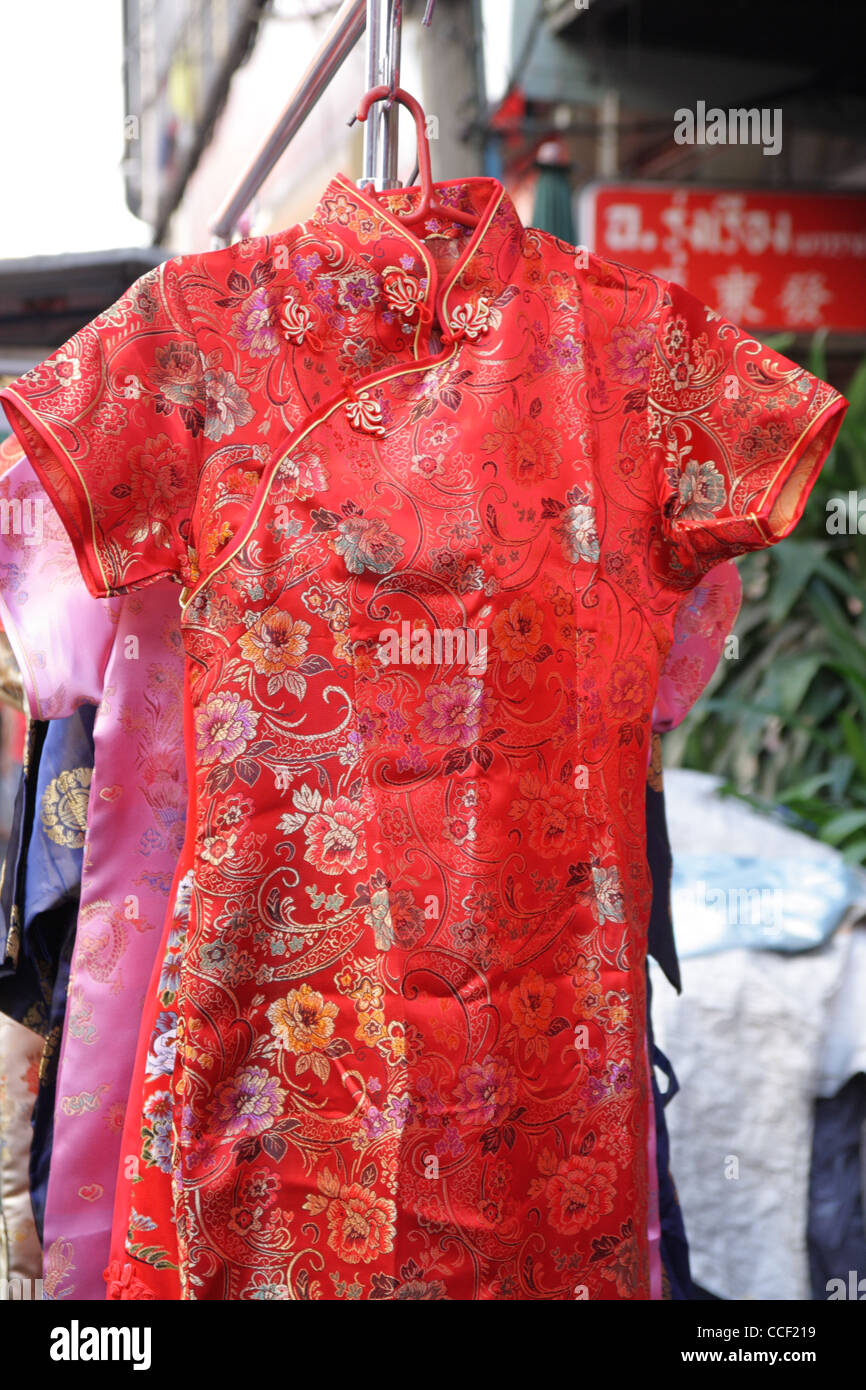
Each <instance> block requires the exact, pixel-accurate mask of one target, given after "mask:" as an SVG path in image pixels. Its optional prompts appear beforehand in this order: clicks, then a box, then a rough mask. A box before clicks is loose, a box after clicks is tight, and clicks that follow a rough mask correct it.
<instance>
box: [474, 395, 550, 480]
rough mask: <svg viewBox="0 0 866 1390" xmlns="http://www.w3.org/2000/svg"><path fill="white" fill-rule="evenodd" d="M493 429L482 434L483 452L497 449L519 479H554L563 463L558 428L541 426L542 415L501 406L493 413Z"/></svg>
mask: <svg viewBox="0 0 866 1390" xmlns="http://www.w3.org/2000/svg"><path fill="white" fill-rule="evenodd" d="M493 424H494V426H495V429H494V430H493V431H491V432H490V433H489V434H486V435H485V436H484V440H483V448H484V451H485V453H488V454H495V453H498V452H499V451H500V450H501V452H502V457H503V459H504V462H505V467H506V468H507V469H508V472H509V473H510V474H511V476H512V478H515V479H516V480H517V481H518V482H540V481H541V480H543V479H544V478H557V477H558V476H559V470H560V467H561V465H562V455H561V453H560V451H559V446H560V442H561V441H560V437H559V433H558V431H556V430H554V429H552V428H551V427H550V426H549V425H543V424H542V423H541V418H540V417H538V418H533V417H532V416H531V415H530V416H526V415H522V416H518V415H515V414H512V412H511V411H510V410H507V409H506V408H505V407H504V406H503V407H501V408H500V409H499V410H495V411H494V412H493Z"/></svg>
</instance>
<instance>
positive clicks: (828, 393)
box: [647, 284, 847, 585]
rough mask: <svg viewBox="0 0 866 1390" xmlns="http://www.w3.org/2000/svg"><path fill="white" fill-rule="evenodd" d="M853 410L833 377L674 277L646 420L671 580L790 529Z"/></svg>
mask: <svg viewBox="0 0 866 1390" xmlns="http://www.w3.org/2000/svg"><path fill="white" fill-rule="evenodd" d="M846 409H847V402H846V401H845V399H844V398H843V397H842V396H841V395H840V394H839V392H838V391H835V390H834V389H833V387H832V386H828V385H827V383H826V382H823V381H819V380H818V378H817V377H814V376H812V375H811V373H809V372H807V371H805V370H804V369H803V368H802V367H798V366H797V365H796V364H795V363H793V362H789V361H788V359H787V358H785V357H782V356H781V354H780V353H778V352H774V351H772V349H770V348H768V347H765V346H764V345H763V344H761V343H759V342H757V341H756V340H755V339H754V338H752V337H750V336H749V335H748V334H747V333H744V332H743V331H742V330H741V329H739V328H736V327H735V326H734V324H732V323H729V322H727V321H726V320H725V319H724V318H722V316H721V315H720V314H718V313H716V312H715V311H714V310H713V309H710V308H708V307H707V306H706V305H704V304H702V303H701V302H700V300H698V299H696V298H695V296H694V295H692V294H689V293H688V291H687V290H684V289H683V288H682V287H681V286H680V285H676V284H669V285H667V287H666V292H665V294H664V297H663V302H662V306H661V311H660V315H659V319H658V327H657V330H656V334H655V341H654V345H653V352H652V360H651V366H650V383H649V393H648V402H647V414H648V419H647V430H648V440H649V447H650V450H651V453H652V456H653V462H654V468H655V476H656V481H657V488H658V496H659V507H660V510H661V514H662V530H663V534H664V537H665V550H666V555H665V563H666V566H667V569H668V572H669V575H670V577H671V579H672V580H674V581H679V582H681V583H683V584H684V585H689V584H694V583H697V582H698V580H699V579H700V577H701V575H703V574H705V573H706V572H707V570H709V569H712V568H713V566H714V565H717V564H719V563H720V562H722V561H723V560H727V559H730V558H731V557H732V556H735V555H741V554H743V553H744V552H745V551H748V550H758V549H760V548H762V547H763V546H768V545H772V544H774V542H776V541H779V540H781V539H782V538H783V537H784V536H787V535H788V534H789V533H790V532H791V531H792V530H793V529H794V527H795V526H796V524H797V522H798V521H799V519H800V516H801V515H802V512H803V508H804V507H805V505H806V499H807V497H808V495H809V492H810V491H811V489H812V486H813V484H814V482H815V479H816V478H817V476H818V474H819V472H820V471H821V467H822V465H823V463H824V460H825V459H826V457H827V454H828V453H829V451H830V448H831V446H832V444H833V441H834V439H835V438H836V434H837V432H838V429H839V426H840V424H841V422H842V417H843V415H844V413H845V410H846Z"/></svg>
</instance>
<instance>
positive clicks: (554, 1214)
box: [547, 1154, 616, 1235]
mask: <svg viewBox="0 0 866 1390" xmlns="http://www.w3.org/2000/svg"><path fill="white" fill-rule="evenodd" d="M615 1184H616V1168H615V1167H614V1165H613V1164H612V1163H605V1162H598V1161H597V1160H596V1159H594V1158H592V1157H591V1155H589V1154H572V1155H571V1157H570V1158H564V1159H562V1160H561V1161H560V1163H559V1166H558V1167H557V1170H556V1172H555V1173H554V1175H553V1177H552V1178H551V1179H550V1181H549V1182H548V1184H547V1206H548V1210H549V1213H550V1220H551V1223H552V1225H553V1226H555V1228H556V1230H557V1231H561V1232H562V1233H563V1235H576V1234H577V1233H578V1231H582V1230H585V1229H586V1227H588V1226H592V1225H594V1224H595V1223H596V1222H597V1221H599V1220H600V1218H601V1217H602V1216H607V1214H608V1212H610V1211H613V1204H614V1198H615V1197H616V1186H615Z"/></svg>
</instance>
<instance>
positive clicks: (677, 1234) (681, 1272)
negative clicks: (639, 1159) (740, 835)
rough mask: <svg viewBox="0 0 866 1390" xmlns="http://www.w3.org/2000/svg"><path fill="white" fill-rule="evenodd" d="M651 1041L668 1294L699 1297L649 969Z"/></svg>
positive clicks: (675, 1086)
mask: <svg viewBox="0 0 866 1390" xmlns="http://www.w3.org/2000/svg"><path fill="white" fill-rule="evenodd" d="M646 997H647V1035H648V1036H647V1042H648V1045H649V1055H650V1057H651V1058H652V1063H653V1064H652V1068H651V1072H652V1093H653V1113H654V1115H655V1126H656V1169H657V1172H658V1184H659V1224H660V1226H661V1261H662V1269H663V1271H664V1281H663V1283H664V1297H665V1298H670V1299H688V1300H691V1299H693V1298H695V1297H696V1294H695V1292H694V1287H693V1285H692V1275H691V1269H690V1267H689V1243H688V1240H687V1239H686V1230H685V1226H684V1225H683V1214H682V1211H681V1209H680V1204H679V1199H678V1197H677V1190H676V1187H675V1186H674V1180H673V1178H672V1177H671V1170H670V1156H671V1154H670V1139H669V1137H668V1127H667V1122H666V1120H665V1106H666V1105H667V1104H668V1103H669V1102H670V1101H671V1100H673V1098H674V1096H675V1095H676V1093H677V1091H678V1090H679V1089H680V1087H679V1082H678V1081H677V1078H676V1076H675V1075H674V1069H673V1067H672V1066H671V1064H670V1062H669V1061H668V1059H667V1057H666V1056H665V1055H664V1053H663V1052H662V1051H661V1049H660V1048H659V1047H657V1046H656V1044H655V1040H654V1038H653V1030H652V989H651V986H650V981H649V971H647V996H646ZM657 1068H658V1070H659V1071H660V1072H662V1073H663V1075H664V1076H666V1077H667V1078H668V1085H667V1089H666V1090H665V1091H664V1093H663V1092H662V1091H661V1089H660V1087H659V1084H658V1082H657V1080H656V1069H657Z"/></svg>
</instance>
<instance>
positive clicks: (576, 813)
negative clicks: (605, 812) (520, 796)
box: [527, 786, 581, 859]
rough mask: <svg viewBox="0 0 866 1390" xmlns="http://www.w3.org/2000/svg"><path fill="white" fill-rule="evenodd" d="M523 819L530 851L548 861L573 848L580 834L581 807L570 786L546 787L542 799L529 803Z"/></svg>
mask: <svg viewBox="0 0 866 1390" xmlns="http://www.w3.org/2000/svg"><path fill="white" fill-rule="evenodd" d="M527 819H528V823H529V842H530V844H531V845H532V847H533V849H537V850H538V852H539V854H543V855H544V857H545V858H546V859H552V858H553V857H554V856H555V855H557V854H562V853H563V852H565V851H566V850H568V849H569V848H573V846H574V844H575V842H576V840H577V838H578V834H579V831H580V823H581V808H580V805H579V803H578V800H577V797H576V794H575V793H574V792H573V791H572V789H571V788H570V787H565V786H558V787H550V788H549V790H548V791H547V792H546V793H545V796H544V797H543V798H539V800H537V801H533V802H532V804H531V805H530V807H529V814H528V817H527Z"/></svg>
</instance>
